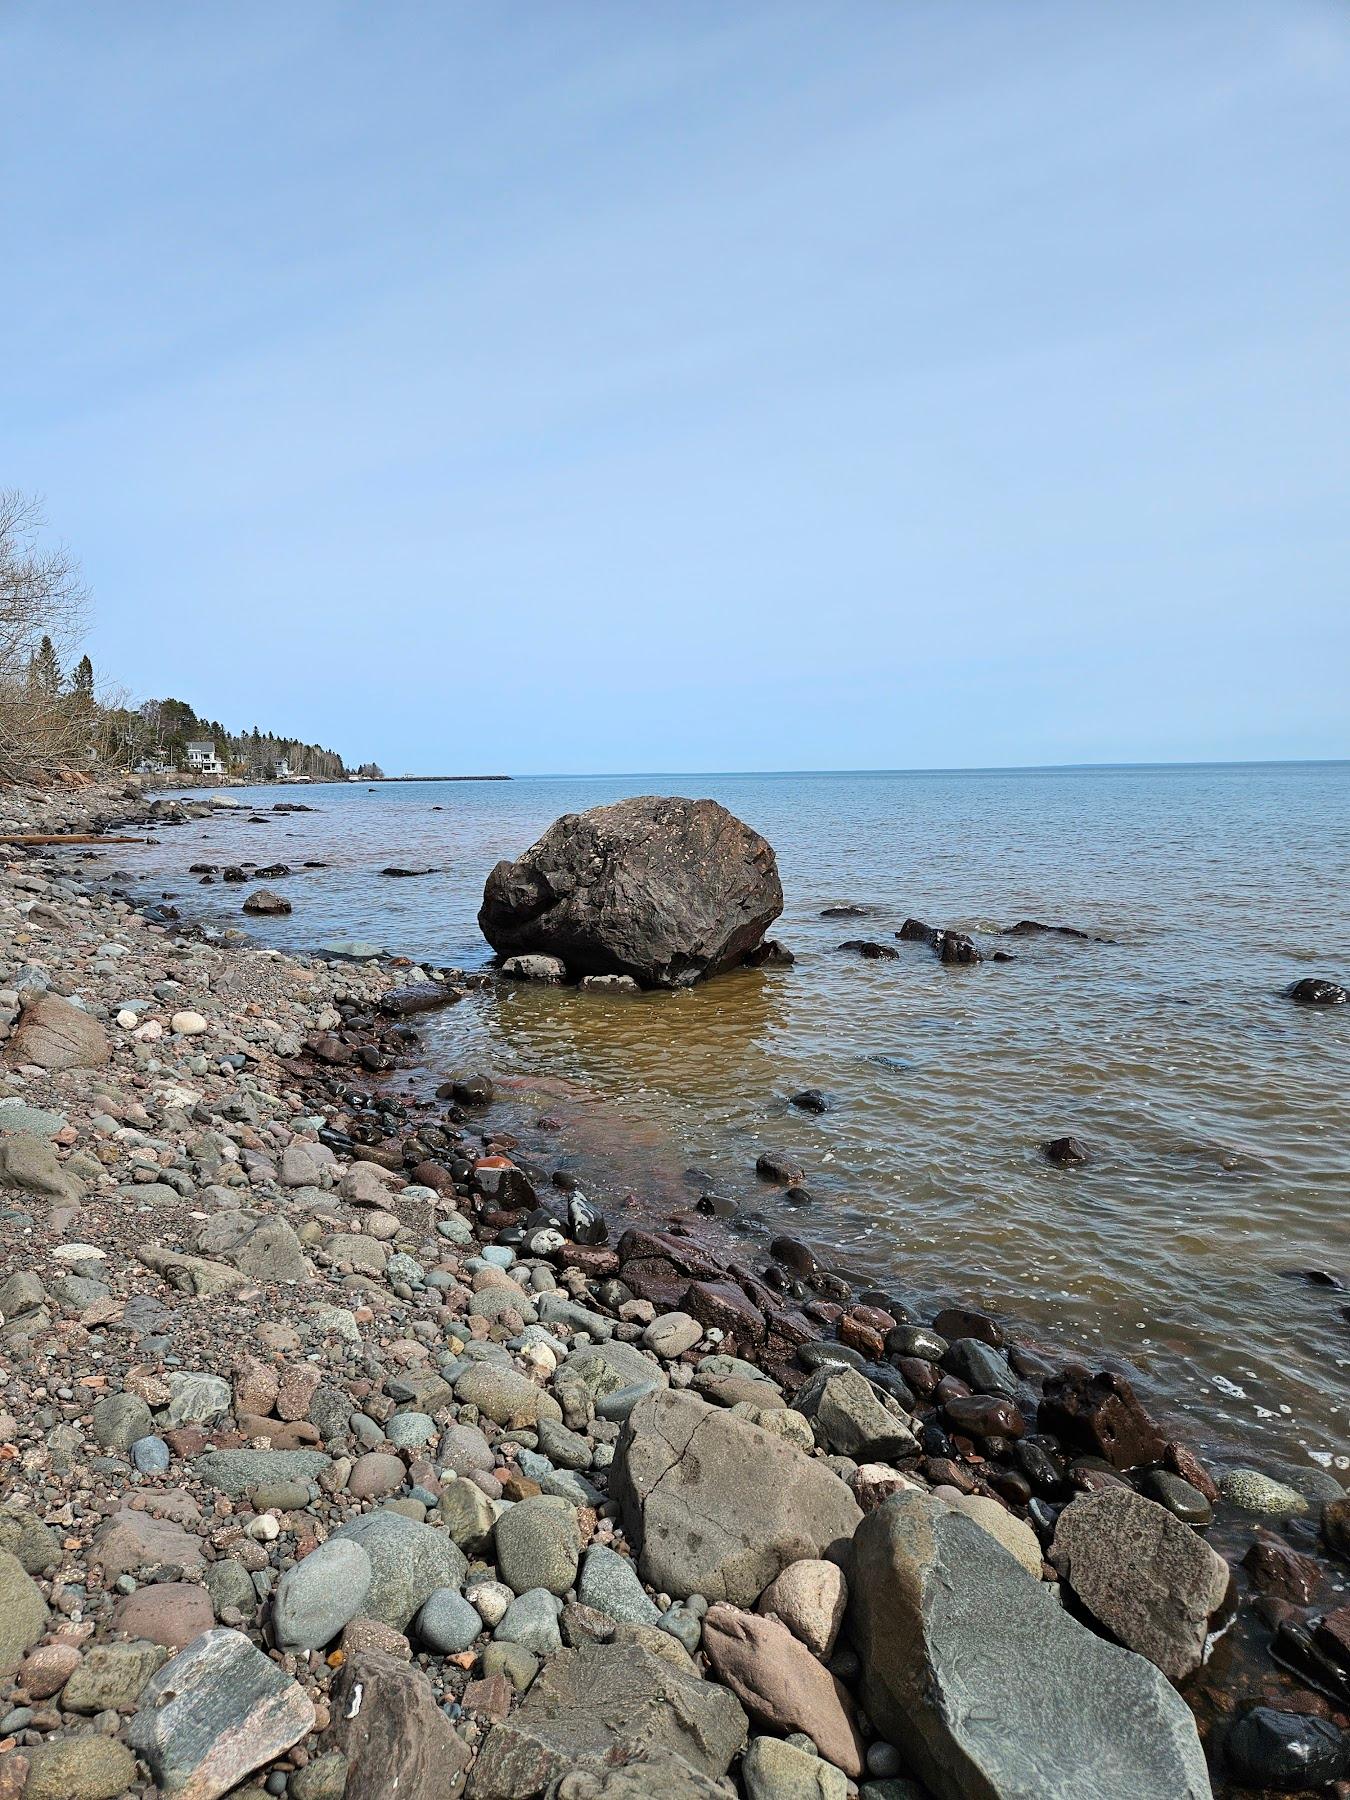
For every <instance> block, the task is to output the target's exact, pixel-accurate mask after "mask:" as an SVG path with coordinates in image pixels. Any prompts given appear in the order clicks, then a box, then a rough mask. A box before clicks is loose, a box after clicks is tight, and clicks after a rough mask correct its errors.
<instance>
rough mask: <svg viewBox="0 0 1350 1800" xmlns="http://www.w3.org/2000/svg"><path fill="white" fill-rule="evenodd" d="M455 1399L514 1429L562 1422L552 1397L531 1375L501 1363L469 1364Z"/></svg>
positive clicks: (457, 1388)
mask: <svg viewBox="0 0 1350 1800" xmlns="http://www.w3.org/2000/svg"><path fill="white" fill-rule="evenodd" d="M455 1397H456V1399H457V1400H459V1401H461V1402H462V1403H464V1404H466V1405H470V1406H476V1407H477V1408H478V1410H479V1412H480V1413H482V1414H483V1416H484V1417H485V1418H488V1419H491V1420H492V1421H493V1423H494V1424H496V1425H504V1426H508V1427H510V1428H511V1429H512V1430H521V1429H523V1428H525V1427H527V1426H531V1425H537V1424H538V1423H539V1421H540V1420H541V1419H556V1420H559V1421H561V1419H562V1408H561V1407H560V1406H559V1405H558V1402H557V1401H556V1400H555V1399H554V1398H553V1396H552V1394H549V1393H546V1392H545V1391H544V1389H543V1388H541V1387H537V1386H536V1385H535V1383H534V1382H533V1381H531V1380H530V1378H529V1376H528V1375H522V1374H520V1373H519V1371H518V1370H516V1369H511V1368H507V1367H505V1366H504V1365H503V1364H499V1363H487V1362H475V1363H470V1364H469V1366H468V1368H467V1369H466V1370H465V1371H464V1373H463V1374H462V1375H461V1376H460V1377H459V1379H458V1380H457V1381H456V1383H455Z"/></svg>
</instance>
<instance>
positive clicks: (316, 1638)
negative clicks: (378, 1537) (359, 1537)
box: [272, 1538, 373, 1650]
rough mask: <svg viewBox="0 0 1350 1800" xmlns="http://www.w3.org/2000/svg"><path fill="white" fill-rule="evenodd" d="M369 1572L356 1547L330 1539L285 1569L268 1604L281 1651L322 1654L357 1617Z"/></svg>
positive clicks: (369, 1566) (363, 1552)
mask: <svg viewBox="0 0 1350 1800" xmlns="http://www.w3.org/2000/svg"><path fill="white" fill-rule="evenodd" d="M372 1575H373V1570H372V1568H371V1564H370V1558H369V1557H368V1556H367V1555H366V1553H365V1551H364V1550H363V1549H362V1548H361V1546H360V1545H359V1544H355V1543H352V1542H351V1541H350V1540H348V1539H345V1538H330V1539H329V1540H328V1542H327V1543H324V1544H320V1545H319V1547H318V1549H317V1550H312V1551H311V1552H310V1554H309V1555H308V1556H306V1557H305V1558H304V1559H303V1560H302V1561H300V1562H298V1563H296V1564H295V1565H294V1566H293V1567H292V1568H289V1569H287V1571H286V1573H285V1574H284V1575H283V1576H282V1577H281V1580H280V1582H278V1584H277V1591H276V1599H275V1600H274V1601H273V1604H272V1629H273V1632H274V1634H275V1636H276V1642H277V1647H278V1648H279V1649H281V1650H321V1649H322V1648H323V1646H324V1645H325V1644H327V1643H330V1642H331V1641H332V1639H333V1638H335V1637H336V1636H337V1634H338V1633H339V1632H340V1631H341V1630H342V1627H343V1626H344V1625H345V1624H347V1622H348V1621H349V1620H351V1619H354V1618H355V1617H356V1616H357V1614H358V1613H359V1612H361V1610H362V1608H363V1606H364V1604H365V1599H366V1595H367V1593H368V1592H369V1589H370V1583H371V1579H372Z"/></svg>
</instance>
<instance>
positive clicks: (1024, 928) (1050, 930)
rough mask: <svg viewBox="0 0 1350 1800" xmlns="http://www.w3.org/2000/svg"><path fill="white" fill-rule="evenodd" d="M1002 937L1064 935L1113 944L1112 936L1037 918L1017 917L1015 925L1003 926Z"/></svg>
mask: <svg viewBox="0 0 1350 1800" xmlns="http://www.w3.org/2000/svg"><path fill="white" fill-rule="evenodd" d="M1003 935H1004V937H1066V938H1078V939H1080V940H1081V941H1082V942H1083V943H1085V944H1114V943H1115V941H1116V940H1115V939H1114V938H1108V937H1097V936H1096V935H1095V934H1094V933H1093V932H1090V931H1080V930H1079V928H1078V927H1077V926H1076V925H1044V924H1042V923H1041V921H1040V920H1039V919H1019V920H1018V921H1017V923H1016V924H1015V925H1008V926H1005V928H1004V932H1003Z"/></svg>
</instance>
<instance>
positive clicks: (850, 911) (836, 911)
mask: <svg viewBox="0 0 1350 1800" xmlns="http://www.w3.org/2000/svg"><path fill="white" fill-rule="evenodd" d="M871 910H872V909H871V907H870V906H854V905H853V904H852V903H850V904H849V905H848V906H822V907H821V909H820V916H821V918H822V919H865V918H866V917H867V915H868V913H869V912H871Z"/></svg>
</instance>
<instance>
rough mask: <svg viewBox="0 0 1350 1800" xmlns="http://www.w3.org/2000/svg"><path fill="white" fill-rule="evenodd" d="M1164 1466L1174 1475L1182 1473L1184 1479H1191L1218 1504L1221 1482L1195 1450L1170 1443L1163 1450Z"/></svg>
mask: <svg viewBox="0 0 1350 1800" xmlns="http://www.w3.org/2000/svg"><path fill="white" fill-rule="evenodd" d="M1163 1467H1164V1468H1166V1469H1170V1470H1171V1472H1172V1473H1173V1475H1180V1477H1181V1479H1182V1480H1183V1481H1189V1482H1190V1484H1191V1486H1192V1487H1193V1488H1197V1489H1198V1490H1199V1491H1200V1493H1202V1494H1203V1495H1204V1496H1205V1498H1206V1500H1208V1501H1209V1503H1210V1505H1211V1506H1216V1505H1217V1504H1218V1500H1219V1484H1218V1482H1217V1481H1215V1479H1214V1477H1213V1476H1212V1475H1211V1474H1210V1472H1209V1470H1208V1469H1207V1468H1206V1467H1205V1465H1204V1464H1203V1463H1202V1462H1201V1461H1200V1458H1199V1457H1198V1456H1197V1455H1196V1454H1195V1452H1194V1451H1193V1450H1188V1449H1187V1448H1186V1446H1185V1445H1184V1444H1178V1443H1175V1442H1173V1443H1170V1444H1169V1445H1168V1446H1167V1449H1166V1450H1165V1451H1164V1452H1163Z"/></svg>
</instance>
